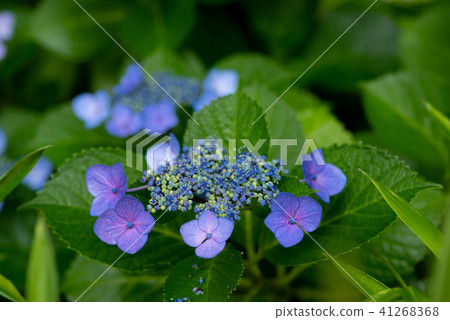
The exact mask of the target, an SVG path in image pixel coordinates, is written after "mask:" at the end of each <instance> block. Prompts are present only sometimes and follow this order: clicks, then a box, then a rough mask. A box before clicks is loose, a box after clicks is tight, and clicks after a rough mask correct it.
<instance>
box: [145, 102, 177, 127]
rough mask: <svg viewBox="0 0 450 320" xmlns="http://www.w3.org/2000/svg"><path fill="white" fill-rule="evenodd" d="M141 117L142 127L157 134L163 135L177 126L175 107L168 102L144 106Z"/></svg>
mask: <svg viewBox="0 0 450 320" xmlns="http://www.w3.org/2000/svg"><path fill="white" fill-rule="evenodd" d="M143 117H144V127H145V128H147V129H150V130H151V131H156V132H159V133H165V132H167V131H168V130H170V129H172V128H173V127H175V126H176V125H177V124H178V117H177V110H176V106H175V104H174V103H173V102H172V101H170V100H163V101H160V102H159V103H156V104H151V105H147V106H145V107H144V110H143Z"/></svg>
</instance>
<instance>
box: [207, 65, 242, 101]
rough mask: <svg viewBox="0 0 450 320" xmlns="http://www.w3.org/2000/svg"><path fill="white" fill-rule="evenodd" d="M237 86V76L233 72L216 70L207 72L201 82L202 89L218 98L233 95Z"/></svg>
mask: <svg viewBox="0 0 450 320" xmlns="http://www.w3.org/2000/svg"><path fill="white" fill-rule="evenodd" d="M238 85H239V74H238V73H237V72H236V71H234V70H219V69H216V68H213V69H211V71H209V72H208V74H207V76H206V78H205V80H204V81H203V88H204V89H205V90H206V91H212V92H214V93H215V94H217V96H218V97H223V96H226V95H229V94H233V93H234V92H235V91H236V89H237V87H238Z"/></svg>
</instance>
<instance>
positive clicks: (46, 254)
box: [25, 215, 59, 302]
mask: <svg viewBox="0 0 450 320" xmlns="http://www.w3.org/2000/svg"><path fill="white" fill-rule="evenodd" d="M25 296H26V298H27V300H28V301H33V302H54V301H58V300H59V293H58V270H57V267H56V257H55V249H54V247H53V242H52V238H51V235H50V231H49V230H48V227H47V222H46V221H45V219H44V217H42V216H41V215H39V216H38V219H37V221H36V226H35V229H34V238H33V244H32V246H31V251H30V257H29V260H28V268H27V276H26V282H25Z"/></svg>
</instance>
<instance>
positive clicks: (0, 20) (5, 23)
mask: <svg viewBox="0 0 450 320" xmlns="http://www.w3.org/2000/svg"><path fill="white" fill-rule="evenodd" d="M15 25H16V17H15V15H14V13H12V12H10V11H0V41H1V42H3V41H8V40H10V39H11V38H12V36H13V35H14V27H15Z"/></svg>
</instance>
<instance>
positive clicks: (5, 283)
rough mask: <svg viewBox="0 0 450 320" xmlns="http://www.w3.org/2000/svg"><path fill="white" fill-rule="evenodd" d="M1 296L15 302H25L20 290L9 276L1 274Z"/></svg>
mask: <svg viewBox="0 0 450 320" xmlns="http://www.w3.org/2000/svg"><path fill="white" fill-rule="evenodd" d="M0 296H2V297H4V298H5V299H8V300H11V301H14V302H25V299H24V298H23V297H22V295H21V294H20V292H19V290H17V288H16V287H15V286H14V284H13V283H12V282H11V281H9V280H8V279H7V278H5V277H4V276H2V275H1V274H0Z"/></svg>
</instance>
